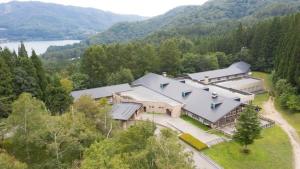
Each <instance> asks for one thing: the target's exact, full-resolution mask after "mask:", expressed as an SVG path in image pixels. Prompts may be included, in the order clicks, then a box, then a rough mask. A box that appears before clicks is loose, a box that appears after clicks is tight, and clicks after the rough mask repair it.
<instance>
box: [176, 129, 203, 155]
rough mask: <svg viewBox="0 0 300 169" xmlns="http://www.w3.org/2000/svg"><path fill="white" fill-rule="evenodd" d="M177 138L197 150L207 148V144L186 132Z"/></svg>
mask: <svg viewBox="0 0 300 169" xmlns="http://www.w3.org/2000/svg"><path fill="white" fill-rule="evenodd" d="M179 138H180V139H181V140H182V141H184V142H186V143H187V144H189V145H190V146H192V147H194V148H195V149H197V150H199V151H201V150H204V149H206V148H207V145H206V144H205V143H203V142H201V141H200V140H198V139H196V138H195V137H193V136H192V135H190V134H188V133H182V134H181V135H180V136H179Z"/></svg>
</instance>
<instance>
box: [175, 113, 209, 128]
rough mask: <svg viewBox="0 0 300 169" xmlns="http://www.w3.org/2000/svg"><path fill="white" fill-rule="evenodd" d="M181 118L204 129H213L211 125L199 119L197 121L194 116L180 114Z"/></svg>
mask: <svg viewBox="0 0 300 169" xmlns="http://www.w3.org/2000/svg"><path fill="white" fill-rule="evenodd" d="M180 118H182V119H183V120H184V121H187V122H188V123H191V124H192V125H194V126H197V127H199V128H200V129H202V130H204V131H208V130H210V129H211V128H210V127H208V126H206V125H204V124H202V123H200V122H199V121H197V120H195V119H193V118H191V117H189V116H187V115H182V116H180Z"/></svg>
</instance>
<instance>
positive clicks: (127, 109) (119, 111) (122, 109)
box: [111, 103, 142, 128]
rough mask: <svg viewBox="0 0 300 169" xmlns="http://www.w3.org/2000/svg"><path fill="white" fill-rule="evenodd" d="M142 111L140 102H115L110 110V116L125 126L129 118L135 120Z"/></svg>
mask: <svg viewBox="0 0 300 169" xmlns="http://www.w3.org/2000/svg"><path fill="white" fill-rule="evenodd" d="M141 112H142V104H139V103H117V104H114V105H113V107H112V110H111V116H112V118H113V119H114V120H118V121H120V122H121V123H122V126H123V128H126V127H127V125H128V122H129V121H130V120H135V119H136V118H137V117H138V116H139V114H140V113H141Z"/></svg>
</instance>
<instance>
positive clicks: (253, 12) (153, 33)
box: [44, 0, 300, 59]
mask: <svg viewBox="0 0 300 169" xmlns="http://www.w3.org/2000/svg"><path fill="white" fill-rule="evenodd" d="M298 11H300V1H299V0H210V1H208V2H206V3H205V4H203V5H201V6H182V7H178V8H175V9H173V10H170V11H169V12H167V13H165V14H163V15H160V16H157V17H153V18H150V19H147V20H144V21H137V22H131V23H117V24H115V25H113V26H112V27H110V28H109V29H108V30H106V31H103V32H101V33H99V34H97V35H95V36H92V37H90V38H88V39H86V40H84V41H82V42H81V43H80V44H76V45H69V46H64V47H50V48H48V50H47V52H46V54H45V55H44V57H45V58H48V59H67V58H72V57H79V56H80V55H81V54H82V53H83V51H84V49H85V48H86V47H87V46H90V45H92V44H100V43H113V42H128V41H132V40H143V41H145V40H146V41H151V42H153V41H154V42H156V41H158V42H159V41H160V40H161V39H164V38H165V39H166V38H170V37H174V36H185V37H191V38H197V37H201V36H206V35H220V34H224V33H226V32H227V31H229V30H232V29H233V28H236V27H237V25H238V24H239V23H240V22H243V23H244V24H245V23H246V24H253V23H255V22H257V21H260V20H262V19H267V18H270V17H274V16H283V15H287V14H291V13H296V12H298Z"/></svg>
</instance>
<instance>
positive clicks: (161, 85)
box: [160, 83, 169, 89]
mask: <svg viewBox="0 0 300 169" xmlns="http://www.w3.org/2000/svg"><path fill="white" fill-rule="evenodd" d="M168 85H169V83H161V84H160V88H162V89H163V88H165V87H166V86H168Z"/></svg>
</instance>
